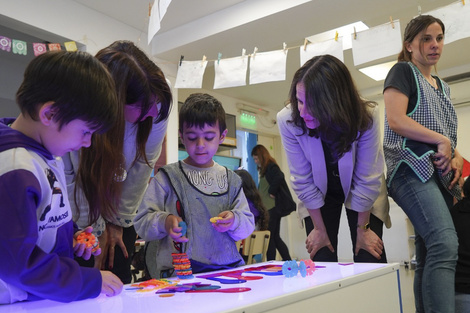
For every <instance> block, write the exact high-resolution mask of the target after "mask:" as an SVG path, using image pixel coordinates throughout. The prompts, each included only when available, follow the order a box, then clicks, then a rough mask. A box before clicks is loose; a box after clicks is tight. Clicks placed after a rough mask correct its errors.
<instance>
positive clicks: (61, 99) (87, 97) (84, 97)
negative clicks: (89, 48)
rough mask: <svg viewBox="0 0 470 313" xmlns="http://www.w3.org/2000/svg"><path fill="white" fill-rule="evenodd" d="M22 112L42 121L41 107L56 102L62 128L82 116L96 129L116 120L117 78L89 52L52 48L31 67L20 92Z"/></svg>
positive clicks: (53, 106) (54, 105)
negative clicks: (115, 86)
mask: <svg viewBox="0 0 470 313" xmlns="http://www.w3.org/2000/svg"><path fill="white" fill-rule="evenodd" d="M16 101H17V103H18V106H19V107H20V110H21V113H22V114H23V115H25V116H30V117H31V118H32V119H33V120H38V112H39V107H40V106H41V105H42V104H44V103H46V102H49V101H53V102H54V104H53V105H52V109H53V110H55V114H54V121H56V122H58V124H59V130H60V129H61V128H62V127H63V126H64V125H66V124H68V123H70V122H71V121H73V120H76V119H80V120H82V121H85V122H86V123H87V125H88V126H89V127H90V128H91V129H93V130H94V131H96V132H105V131H107V130H108V129H109V128H110V127H111V126H112V125H113V123H114V122H115V119H116V116H117V111H116V109H115V108H114V103H115V102H116V93H115V88H114V81H113V79H112V78H111V76H110V75H109V73H108V71H107V70H106V68H105V67H104V66H103V64H101V63H100V62H99V61H98V60H97V59H96V58H94V57H93V56H92V55H90V54H88V53H86V52H80V51H79V52H67V51H50V52H46V53H44V54H42V55H39V56H37V57H36V58H34V59H33V60H32V61H31V62H30V63H29V65H28V66H27V68H26V70H25V73H24V79H23V83H22V84H21V86H20V88H19V89H18V91H17V93H16Z"/></svg>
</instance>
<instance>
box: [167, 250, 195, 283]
mask: <svg viewBox="0 0 470 313" xmlns="http://www.w3.org/2000/svg"><path fill="white" fill-rule="evenodd" d="M171 256H172V258H173V267H174V268H175V271H176V276H178V278H179V279H190V278H193V271H192V269H191V262H190V261H189V259H188V255H187V254H186V253H172V254H171Z"/></svg>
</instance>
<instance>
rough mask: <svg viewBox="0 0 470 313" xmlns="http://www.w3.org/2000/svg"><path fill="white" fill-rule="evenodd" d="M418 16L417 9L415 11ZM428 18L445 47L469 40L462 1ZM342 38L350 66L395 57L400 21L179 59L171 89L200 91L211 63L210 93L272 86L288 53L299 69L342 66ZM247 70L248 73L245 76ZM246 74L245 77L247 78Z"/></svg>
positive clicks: (283, 74)
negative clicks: (440, 29) (439, 28)
mask: <svg viewBox="0 0 470 313" xmlns="http://www.w3.org/2000/svg"><path fill="white" fill-rule="evenodd" d="M418 12H419V13H420V14H421V8H420V7H418ZM425 14H429V15H432V16H435V17H437V18H440V19H441V20H442V21H443V23H444V25H446V34H445V43H446V44H449V43H451V42H453V41H456V40H460V39H463V38H468V37H470V19H468V16H470V6H468V5H465V2H464V1H457V2H455V3H452V4H450V5H448V6H445V7H441V8H438V9H436V10H432V11H429V12H427V13H425ZM345 36H349V37H350V38H351V49H352V54H353V61H354V66H356V67H357V66H361V65H364V64H366V63H371V62H373V61H376V60H379V59H383V58H387V57H390V56H396V55H398V53H399V52H400V51H401V48H402V37H401V36H402V35H401V25H400V20H394V19H393V18H392V17H390V20H389V21H388V22H387V23H385V24H383V25H379V26H376V27H373V28H369V29H367V30H362V31H356V29H355V28H354V27H351V29H350V30H349V33H347V34H343V35H342V36H341V35H340V34H339V33H338V32H336V33H335V35H334V37H333V38H331V39H329V40H325V41H321V42H316V41H313V40H312V37H314V36H312V37H307V38H305V39H304V42H303V44H302V45H297V46H294V47H287V46H286V44H285V43H283V45H282V49H279V50H275V51H268V52H259V51H258V48H256V47H255V48H254V50H253V53H251V54H247V53H246V50H245V49H242V53H241V55H240V56H237V57H233V58H225V59H223V58H222V53H220V52H219V53H218V55H217V59H212V60H211V59H207V57H206V56H205V55H204V56H203V57H202V59H200V60H195V61H186V60H184V56H180V59H179V62H178V72H177V76H176V83H175V88H195V89H200V88H202V81H203V76H204V72H205V69H206V67H207V64H208V62H214V70H215V79H214V86H213V89H219V88H229V87H238V86H245V85H247V78H248V79H249V84H250V85H253V84H259V83H264V82H275V81H282V80H285V79H286V64H287V55H288V52H289V50H293V49H298V50H299V54H300V66H302V65H303V64H304V63H305V62H306V61H307V60H309V59H311V58H312V57H314V56H317V55H322V54H331V55H333V56H335V57H337V58H338V59H340V60H341V61H343V62H344V52H343V51H344V48H343V39H345ZM248 68H249V73H248ZM247 73H248V75H247Z"/></svg>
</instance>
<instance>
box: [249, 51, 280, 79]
mask: <svg viewBox="0 0 470 313" xmlns="http://www.w3.org/2000/svg"><path fill="white" fill-rule="evenodd" d="M287 51H288V50H286V49H284V50H277V51H271V52H262V53H256V54H255V55H252V56H251V59H250V85H253V84H259V83H265V82H273V81H281V80H286V62H287Z"/></svg>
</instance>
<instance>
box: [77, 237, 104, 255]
mask: <svg viewBox="0 0 470 313" xmlns="http://www.w3.org/2000/svg"><path fill="white" fill-rule="evenodd" d="M77 242H78V243H83V244H85V246H86V248H92V249H91V252H95V251H96V250H98V249H99V242H98V240H96V237H95V235H93V234H92V233H86V232H82V233H80V234H79V235H78V236H77Z"/></svg>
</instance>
